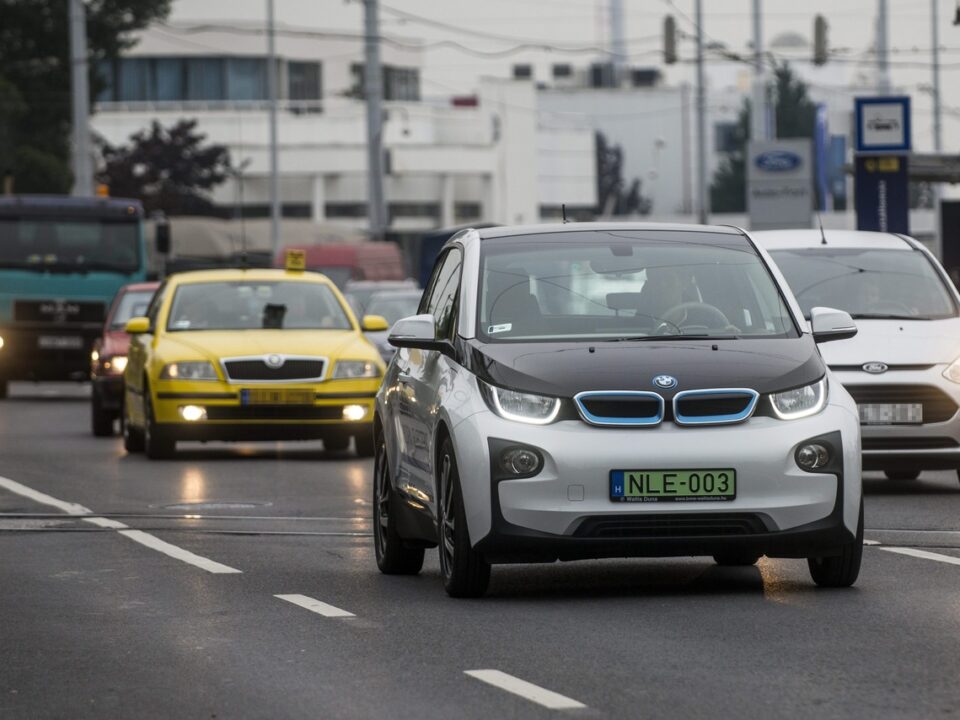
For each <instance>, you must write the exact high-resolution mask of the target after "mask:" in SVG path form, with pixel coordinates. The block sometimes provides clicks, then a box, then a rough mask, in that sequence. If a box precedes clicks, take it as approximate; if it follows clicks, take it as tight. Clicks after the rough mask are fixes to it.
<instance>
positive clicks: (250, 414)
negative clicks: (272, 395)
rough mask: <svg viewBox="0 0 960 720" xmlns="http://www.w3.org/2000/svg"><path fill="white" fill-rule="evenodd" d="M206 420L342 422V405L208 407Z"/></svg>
mask: <svg viewBox="0 0 960 720" xmlns="http://www.w3.org/2000/svg"><path fill="white" fill-rule="evenodd" d="M207 419H208V420H238V421H239V420H342V419H343V405H323V406H317V407H315V406H313V405H241V406H240V407H237V406H229V405H208V406H207Z"/></svg>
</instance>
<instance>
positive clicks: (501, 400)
mask: <svg viewBox="0 0 960 720" xmlns="http://www.w3.org/2000/svg"><path fill="white" fill-rule="evenodd" d="M477 384H478V385H479V386H480V394H481V395H483V399H484V400H485V401H486V403H487V407H489V408H490V409H491V410H492V411H493V412H495V413H496V414H497V415H499V416H500V417H502V418H504V419H505V420H515V421H516V422H522V423H527V424H529V425H547V424H549V423H552V422H553V421H554V420H556V418H557V415H558V414H559V412H560V399H559V398H554V397H546V396H545V395H533V394H531V393H522V392H517V391H516V390H507V389H506V388H501V387H497V386H496V385H489V384H487V383H485V382H484V381H483V380H481V379H480V378H477Z"/></svg>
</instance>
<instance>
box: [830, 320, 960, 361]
mask: <svg viewBox="0 0 960 720" xmlns="http://www.w3.org/2000/svg"><path fill="white" fill-rule="evenodd" d="M855 322H856V323H857V334H856V336H855V337H852V338H850V339H849V340H837V341H835V342H830V343H825V344H824V345H823V347H822V348H821V352H822V353H823V358H824V360H826V362H827V364H828V365H830V366H831V367H834V366H838V367H839V366H854V365H856V366H860V365H863V364H864V363H868V362H882V363H886V364H887V365H934V364H941V363H951V362H953V361H954V360H956V359H957V356H958V355H960V318H948V319H946V320H856V321H855Z"/></svg>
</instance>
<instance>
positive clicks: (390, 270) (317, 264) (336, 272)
mask: <svg viewBox="0 0 960 720" xmlns="http://www.w3.org/2000/svg"><path fill="white" fill-rule="evenodd" d="M289 250H302V251H303V252H304V254H305V255H306V269H307V270H310V271H312V272H318V273H323V274H324V275H326V276H327V277H328V278H330V280H332V281H333V283H334V284H335V285H336V286H337V287H338V288H340V289H343V288H344V287H345V286H346V284H347V283H348V282H349V281H350V280H405V279H407V278H408V277H409V273H408V272H407V267H406V263H405V262H404V259H403V253H402V252H401V251H400V248H399V246H397V245H396V244H395V243H392V242H364V243H325V244H321V245H290V246H288V247H285V248H284V249H283V251H281V252H280V254H279V255H278V256H277V257H275V258H274V267H284V266H285V264H286V257H287V251H289Z"/></svg>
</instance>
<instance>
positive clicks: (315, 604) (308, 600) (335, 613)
mask: <svg viewBox="0 0 960 720" xmlns="http://www.w3.org/2000/svg"><path fill="white" fill-rule="evenodd" d="M274 597H275V598H278V599H280V600H286V601H287V602H290V603H293V604H294V605H299V606H300V607H302V608H305V609H306V610H309V611H310V612H315V613H316V614H317V615H323V616H324V617H329V618H338V617H356V615H354V614H353V613H352V612H347V611H346V610H341V609H340V608H338V607H334V606H333V605H328V604H327V603H325V602H321V601H320V600H315V599H313V598H312V597H308V596H306V595H299V594H296V593H295V594H292V595H274Z"/></svg>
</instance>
